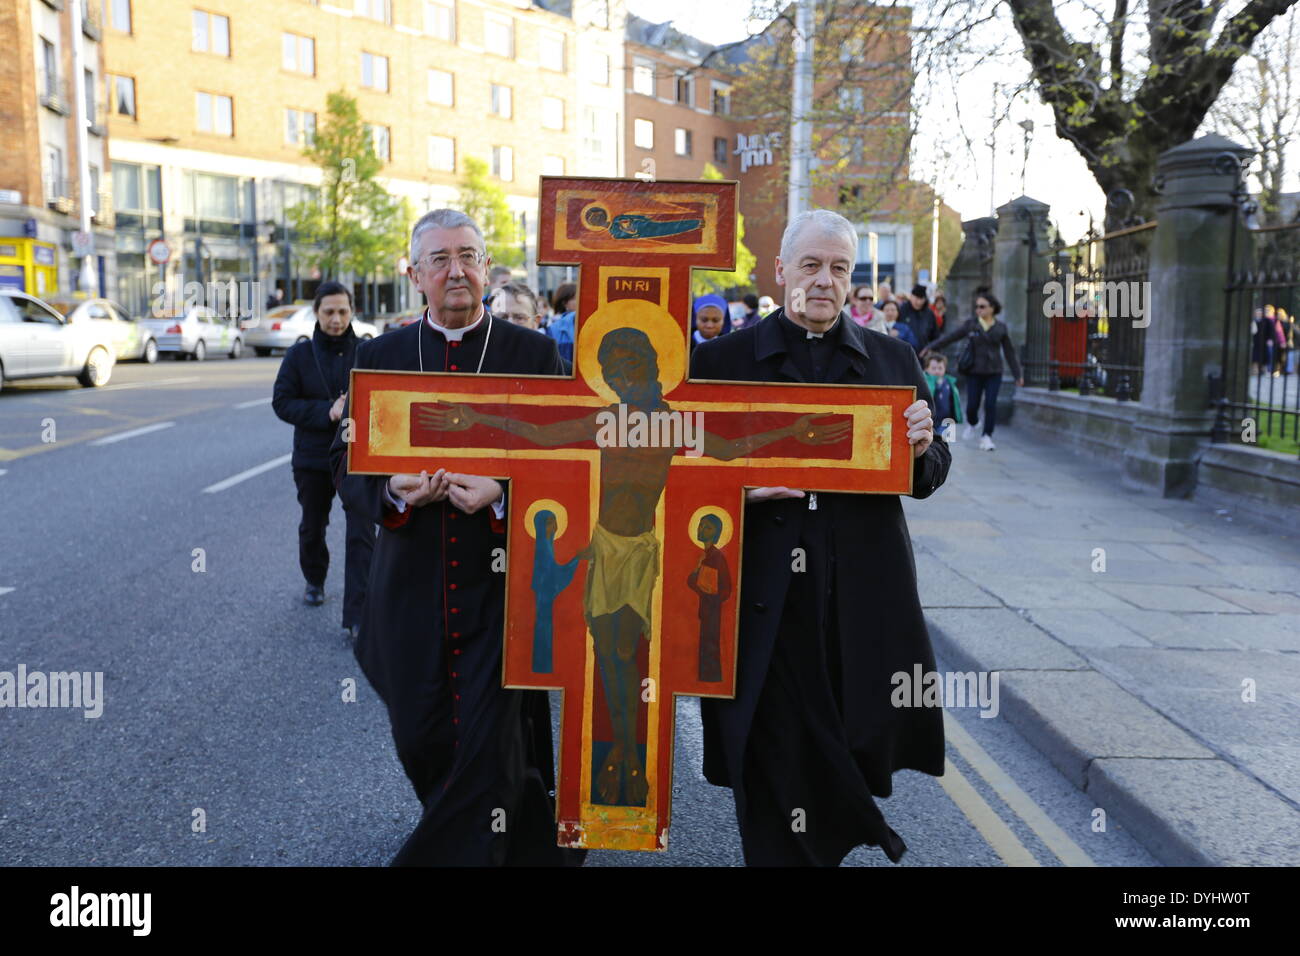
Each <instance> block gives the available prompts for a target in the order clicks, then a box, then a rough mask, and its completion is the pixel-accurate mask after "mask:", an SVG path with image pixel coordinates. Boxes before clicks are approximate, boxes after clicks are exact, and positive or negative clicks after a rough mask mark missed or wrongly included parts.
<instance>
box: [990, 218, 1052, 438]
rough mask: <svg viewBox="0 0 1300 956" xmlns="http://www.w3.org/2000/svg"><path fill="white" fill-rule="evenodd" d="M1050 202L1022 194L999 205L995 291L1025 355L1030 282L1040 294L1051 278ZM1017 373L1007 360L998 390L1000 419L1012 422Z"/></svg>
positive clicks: (1015, 341) (1019, 350)
mask: <svg viewBox="0 0 1300 956" xmlns="http://www.w3.org/2000/svg"><path fill="white" fill-rule="evenodd" d="M1050 209H1051V207H1050V206H1048V205H1047V203H1044V202H1039V201H1038V200H1037V199H1030V198H1029V197H1028V196H1021V197H1020V198H1019V199H1013V200H1011V202H1009V203H1007V204H1006V205H1005V206H999V207H998V232H997V238H996V239H995V240H994V245H993V294H994V295H995V296H997V298H998V301H1000V302H1001V303H1002V314H1001V315H999V316H998V318H1000V319H1001V320H1002V321H1003V322H1005V323H1006V324H1007V328H1008V329H1009V330H1010V332H1011V342H1012V344H1013V345H1014V346H1015V349H1016V357H1017V358H1021V359H1023V357H1024V347H1025V332H1026V330H1027V328H1028V316H1029V305H1030V294H1029V291H1030V283H1031V282H1032V283H1034V288H1035V289H1036V290H1039V292H1040V294H1039V295H1035V296H1034V297H1033V302H1035V303H1041V301H1042V297H1041V289H1042V287H1043V283H1044V282H1046V281H1047V255H1046V254H1047V252H1048V249H1049V247H1048V242H1047V213H1048V211H1049V210H1050ZM1015 393H1016V384H1015V376H1014V375H1013V374H1012V372H1011V369H1010V368H1009V367H1008V366H1007V365H1006V362H1005V360H1004V361H1003V374H1002V391H1001V392H1000V393H999V394H998V422H999V423H1001V422H1008V423H1009V422H1010V421H1011V416H1012V412H1013V410H1014V408H1015V406H1014V404H1013V402H1014V399H1015Z"/></svg>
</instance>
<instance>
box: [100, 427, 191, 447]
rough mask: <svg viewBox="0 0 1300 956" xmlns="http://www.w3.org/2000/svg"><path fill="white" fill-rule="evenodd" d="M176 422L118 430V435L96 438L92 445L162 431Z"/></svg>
mask: <svg viewBox="0 0 1300 956" xmlns="http://www.w3.org/2000/svg"><path fill="white" fill-rule="evenodd" d="M175 424H176V423H175V422H155V423H154V424H152V425H145V426H144V427H143V428H132V429H131V430H130V431H125V432H118V433H117V434H116V435H105V436H104V437H103V438H96V439H95V440H94V441H92V442H91V444H92V445H111V444H113V443H114V442H119V441H124V440H125V439H127V438H135V437H136V436H138V435H147V434H149V433H150V432H156V431H161V430H162V429H164V428H171V427H172V426H173V425H175Z"/></svg>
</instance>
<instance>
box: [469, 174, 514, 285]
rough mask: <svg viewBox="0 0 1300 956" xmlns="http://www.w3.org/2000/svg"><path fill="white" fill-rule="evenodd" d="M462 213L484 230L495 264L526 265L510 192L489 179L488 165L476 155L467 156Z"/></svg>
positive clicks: (489, 253) (489, 252)
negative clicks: (511, 206) (507, 194)
mask: <svg viewBox="0 0 1300 956" xmlns="http://www.w3.org/2000/svg"><path fill="white" fill-rule="evenodd" d="M457 202H458V205H459V206H460V211H461V212H463V213H465V215H467V216H469V217H470V218H471V219H473V220H474V221H475V222H476V223H478V226H479V228H480V229H482V230H483V239H484V242H485V243H486V245H487V251H488V255H490V256H491V257H492V261H493V262H494V263H496V264H497V265H501V266H510V267H512V268H513V267H515V266H521V265H523V264H524V249H523V237H522V236H521V235H520V231H519V221H518V220H517V219H516V218H515V214H514V213H513V212H511V211H510V204H509V203H508V202H506V192H505V190H504V189H502V188H501V187H500V186H499V185H497V184H496V183H494V182H493V181H492V180H491V179H490V178H489V176H488V167H487V163H485V162H484V161H483V160H481V159H479V158H478V157H476V156H467V157H465V175H464V177H463V178H462V179H461V181H460V197H459V199H458V200H457Z"/></svg>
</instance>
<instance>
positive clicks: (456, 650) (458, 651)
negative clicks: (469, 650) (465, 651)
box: [452, 647, 460, 655]
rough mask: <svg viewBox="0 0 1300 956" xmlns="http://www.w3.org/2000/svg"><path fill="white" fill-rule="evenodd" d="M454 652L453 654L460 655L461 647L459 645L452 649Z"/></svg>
mask: <svg viewBox="0 0 1300 956" xmlns="http://www.w3.org/2000/svg"><path fill="white" fill-rule="evenodd" d="M452 653H453V654H457V655H459V654H460V648H459V647H458V648H456V649H455V650H454V651H452Z"/></svg>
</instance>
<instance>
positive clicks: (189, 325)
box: [141, 305, 244, 362]
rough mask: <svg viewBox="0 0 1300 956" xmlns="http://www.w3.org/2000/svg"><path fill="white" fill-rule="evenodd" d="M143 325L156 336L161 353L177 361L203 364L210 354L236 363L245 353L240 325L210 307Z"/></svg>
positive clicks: (190, 310)
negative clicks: (185, 360)
mask: <svg viewBox="0 0 1300 956" xmlns="http://www.w3.org/2000/svg"><path fill="white" fill-rule="evenodd" d="M141 325H143V326H144V327H145V328H147V329H148V330H149V331H150V334H152V335H153V337H154V339H155V340H156V341H157V343H158V351H159V352H169V353H171V354H172V355H173V356H175V357H176V358H177V359H187V358H193V359H195V360H197V361H199V362H202V361H203V360H204V359H205V358H207V357H208V355H209V354H212V355H228V356H230V357H231V358H232V359H237V358H239V356H240V355H242V354H243V353H244V335H243V332H242V331H241V330H240V328H239V323H238V322H236V321H235V320H234V319H228V318H226V317H224V316H220V315H217V313H215V312H214V311H212V310H211V309H209V308H208V307H207V306H203V305H192V306H190V307H189V308H187V309H186V310H185V311H184V312H183V313H180V314H175V313H173V314H171V315H167V316H163V317H161V318H155V319H144V320H143V321H142V322H141Z"/></svg>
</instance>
